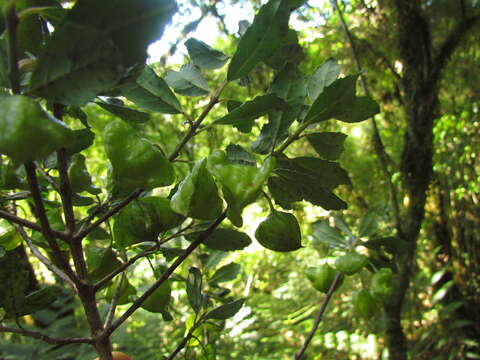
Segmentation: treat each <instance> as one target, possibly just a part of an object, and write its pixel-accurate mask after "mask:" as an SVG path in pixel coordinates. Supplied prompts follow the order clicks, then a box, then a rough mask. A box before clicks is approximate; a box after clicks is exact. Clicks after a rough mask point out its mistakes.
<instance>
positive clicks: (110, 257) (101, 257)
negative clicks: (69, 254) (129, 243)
mask: <svg viewBox="0 0 480 360" xmlns="http://www.w3.org/2000/svg"><path fill="white" fill-rule="evenodd" d="M86 255H87V267H88V270H89V274H88V277H89V279H90V280H91V281H94V282H95V281H99V280H101V279H103V278H104V277H105V276H107V275H108V274H110V273H111V272H112V271H114V270H115V269H116V268H118V267H119V266H121V264H122V263H121V262H120V260H118V259H117V255H116V254H115V252H114V251H113V250H112V248H110V247H108V248H101V247H95V246H90V247H88V248H87V250H86Z"/></svg>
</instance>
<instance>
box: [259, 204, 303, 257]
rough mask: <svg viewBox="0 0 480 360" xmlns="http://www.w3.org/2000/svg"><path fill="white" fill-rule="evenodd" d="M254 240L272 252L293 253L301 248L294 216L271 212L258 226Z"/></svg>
mask: <svg viewBox="0 0 480 360" xmlns="http://www.w3.org/2000/svg"><path fill="white" fill-rule="evenodd" d="M255 238H256V239H257V241H258V242H259V243H260V244H261V245H263V246H264V247H266V248H267V249H270V250H274V251H281V252H286V251H294V250H297V249H300V248H301V247H302V243H301V242H300V240H301V238H302V235H301V233H300V226H299V225H298V221H297V219H296V218H295V216H294V215H292V214H290V213H286V212H282V211H276V210H272V212H271V213H270V215H268V217H267V218H266V219H265V220H264V221H263V222H262V223H260V225H258V227H257V230H255Z"/></svg>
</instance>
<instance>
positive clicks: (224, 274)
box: [208, 263, 242, 284]
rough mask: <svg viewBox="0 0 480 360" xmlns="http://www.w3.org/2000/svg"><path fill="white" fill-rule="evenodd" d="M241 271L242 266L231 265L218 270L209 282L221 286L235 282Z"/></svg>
mask: <svg viewBox="0 0 480 360" xmlns="http://www.w3.org/2000/svg"><path fill="white" fill-rule="evenodd" d="M241 270H242V266H241V265H240V264H236V263H230V264H228V265H225V266H222V267H221V268H220V269H218V270H217V271H216V272H215V274H213V276H212V277H211V278H210V280H209V281H208V282H209V283H210V284H219V283H222V282H227V281H231V280H234V279H235V278H236V277H237V276H238V274H240V271H241Z"/></svg>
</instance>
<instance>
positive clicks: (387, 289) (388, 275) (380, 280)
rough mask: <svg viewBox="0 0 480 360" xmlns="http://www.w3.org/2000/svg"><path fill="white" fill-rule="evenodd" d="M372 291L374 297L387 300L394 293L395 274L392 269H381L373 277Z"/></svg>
mask: <svg viewBox="0 0 480 360" xmlns="http://www.w3.org/2000/svg"><path fill="white" fill-rule="evenodd" d="M370 290H371V292H372V294H373V295H375V296H378V297H379V298H381V299H386V298H388V297H390V295H392V292H393V273H392V269H390V268H381V269H380V270H379V271H377V272H376V273H375V274H374V275H373V276H372V284H371V286H370Z"/></svg>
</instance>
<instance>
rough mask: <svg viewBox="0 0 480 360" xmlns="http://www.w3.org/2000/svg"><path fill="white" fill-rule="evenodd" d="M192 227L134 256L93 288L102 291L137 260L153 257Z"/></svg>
mask: <svg viewBox="0 0 480 360" xmlns="http://www.w3.org/2000/svg"><path fill="white" fill-rule="evenodd" d="M189 227H190V226H187V227H185V228H183V229H181V230H179V231H178V232H177V233H175V234H173V235H171V236H169V237H167V238H165V239H164V240H162V241H161V242H158V243H157V244H155V245H152V246H150V247H149V248H148V249H146V250H144V251H142V252H141V253H140V254H137V255H135V256H132V257H131V258H130V259H128V260H127V261H125V262H124V263H123V264H122V265H121V266H120V267H118V268H117V269H115V270H114V271H112V272H111V273H110V274H108V275H107V276H105V277H104V278H103V279H100V280H99V281H98V282H97V283H96V284H95V285H94V286H93V289H94V291H95V292H97V291H99V290H100V289H102V288H103V287H104V286H105V285H106V284H108V283H109V282H110V281H111V280H112V279H113V278H114V277H115V276H117V275H118V274H120V273H121V272H123V271H125V270H127V268H129V267H130V266H132V265H133V264H134V263H136V262H137V260H139V259H141V258H144V257H146V256H148V255H152V254H154V253H155V252H156V251H157V250H158V249H159V246H160V245H162V244H164V243H166V242H167V241H168V240H171V239H173V238H176V237H178V236H180V235H181V234H182V233H183V232H184V231H185V230H187V229H188V228H189Z"/></svg>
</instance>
